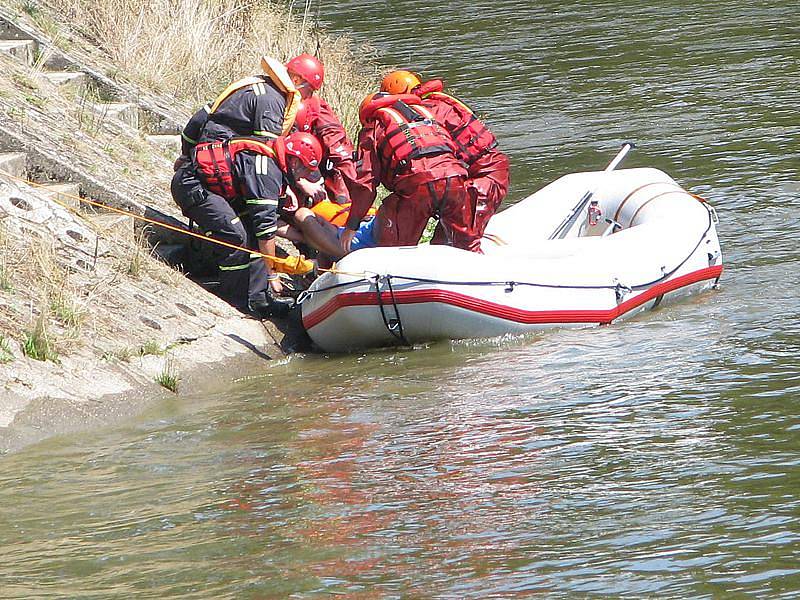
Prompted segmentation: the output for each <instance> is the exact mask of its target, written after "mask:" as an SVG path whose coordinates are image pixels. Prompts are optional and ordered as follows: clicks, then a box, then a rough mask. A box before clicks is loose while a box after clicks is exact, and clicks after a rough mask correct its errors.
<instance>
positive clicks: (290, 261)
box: [3, 173, 325, 270]
mask: <svg viewBox="0 0 800 600" xmlns="http://www.w3.org/2000/svg"><path fill="white" fill-rule="evenodd" d="M3 177H7V178H8V179H12V180H15V181H18V182H21V183H24V184H26V185H29V186H31V187H34V188H43V187H47V185H48V184H45V183H37V182H35V181H30V180H28V179H24V178H22V177H16V176H14V175H10V174H7V173H3ZM58 195H59V196H63V197H65V198H72V199H74V200H78V202H82V203H85V204H89V205H90V206H94V207H97V208H102V209H104V210H108V211H110V212H114V213H118V214H121V215H125V216H127V217H131V218H133V219H136V220H139V221H143V222H145V223H148V224H150V225H156V226H158V227H162V228H164V229H167V230H169V231H175V232H177V233H182V234H184V235H188V236H189V237H194V238H197V239H200V240H203V241H205V242H208V243H211V244H217V245H218V246H224V247H226V248H230V249H232V250H239V251H241V252H247V253H248V254H250V255H251V256H253V257H258V258H266V259H267V260H269V261H271V262H273V263H275V264H279V265H286V266H287V267H288V268H297V267H298V266H299V265H300V263H301V261H302V260H303V257H301V256H289V257H287V258H281V257H279V256H272V255H270V254H264V253H263V252H259V251H258V250H254V249H253V248H247V247H244V246H237V245H236V244H231V243H230V242H225V241H223V240H218V239H215V238H212V237H208V236H206V235H203V234H200V233H196V232H194V231H191V230H188V229H183V228H181V227H177V226H175V225H170V224H169V223H164V222H163V221H157V220H155V219H151V218H149V217H145V216H144V215H137V214H136V213H133V212H130V211H128V210H125V209H122V208H116V207H114V206H109V205H108V204H103V203H102V202H97V201H95V200H91V199H89V198H81V197H80V196H76V195H74V194H66V193H62V192H59V194H58ZM52 200H53V202H55V203H56V204H58V205H60V206H61V207H62V208H65V209H67V210H68V211H70V212H71V213H74V214H77V215H79V216H82V215H80V213H79V212H78V211H77V210H76V209H75V208H74V207H72V206H70V205H69V204H67V203H66V202H62V201H60V200H59V199H58V198H52ZM321 270H325V269H321Z"/></svg>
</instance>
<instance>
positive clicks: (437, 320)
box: [301, 168, 722, 352]
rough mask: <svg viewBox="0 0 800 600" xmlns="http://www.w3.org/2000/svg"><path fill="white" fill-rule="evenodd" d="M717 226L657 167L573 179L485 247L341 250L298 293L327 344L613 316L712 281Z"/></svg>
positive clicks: (347, 346)
mask: <svg viewBox="0 0 800 600" xmlns="http://www.w3.org/2000/svg"><path fill="white" fill-rule="evenodd" d="M589 192H590V193H589ZM716 224H717V218H716V213H715V212H714V210H713V208H711V207H710V206H709V205H708V204H707V203H705V202H704V201H703V200H702V199H700V198H698V197H696V196H693V195H691V194H689V193H688V192H686V191H685V190H683V189H682V188H681V187H680V186H679V185H678V184H677V183H675V181H674V180H672V179H671V178H670V177H669V176H668V175H667V174H665V173H663V172H662V171H659V170H657V169H651V168H640V169H627V170H618V171H613V170H606V171H599V172H591V173H575V174H571V175H566V176H564V177H562V178H561V179H559V180H557V181H555V182H553V183H551V184H550V185H548V186H546V187H545V188H543V189H541V190H540V191H538V192H536V193H535V194H533V195H531V196H529V197H528V198H526V199H525V200H522V201H520V202H519V203H517V204H515V205H514V206H512V207H510V208H508V209H507V210H504V211H502V212H500V213H498V214H497V215H495V216H494V217H493V218H492V219H491V221H490V223H489V226H488V227H487V230H486V236H485V238H484V240H483V242H482V247H483V251H484V253H485V254H483V255H480V254H475V253H471V252H466V251H463V250H457V249H455V248H451V247H448V246H431V245H421V246H415V247H403V248H370V249H365V250H359V251H357V252H354V253H352V254H350V255H349V256H346V257H345V258H344V259H343V260H341V261H340V262H339V263H338V264H337V265H336V272H333V273H325V274H324V275H322V276H321V277H319V278H318V279H317V280H316V281H315V282H314V284H313V285H312V286H311V287H310V288H309V290H308V291H307V292H304V294H303V295H302V297H301V302H302V316H303V324H304V326H305V328H306V329H307V331H308V333H309V335H310V336H311V338H312V340H313V341H314V343H315V344H316V345H317V346H319V347H320V348H321V349H322V350H324V351H328V352H346V351H352V350H357V349H361V348H368V347H375V346H387V345H393V344H414V343H418V342H426V341H432V340H437V339H464V338H479V337H493V336H498V335H503V334H507V333H512V334H517V333H524V332H528V331H532V330H538V329H543V328H550V327H564V326H571V327H575V326H584V327H585V326H592V325H599V324H607V323H611V322H612V321H616V320H618V319H622V318H626V317H630V316H632V315H634V314H636V313H637V312H639V311H642V310H646V309H652V308H655V307H656V306H659V305H660V304H662V303H665V302H668V301H672V300H675V299H678V298H680V297H684V296H687V295H689V294H693V293H697V292H700V291H702V290H705V289H707V288H710V287H712V286H714V285H716V283H717V282H718V281H719V278H720V275H721V274H722V253H721V250H720V245H719V239H718V237H717V231H716Z"/></svg>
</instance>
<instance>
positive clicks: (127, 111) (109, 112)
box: [92, 102, 139, 129]
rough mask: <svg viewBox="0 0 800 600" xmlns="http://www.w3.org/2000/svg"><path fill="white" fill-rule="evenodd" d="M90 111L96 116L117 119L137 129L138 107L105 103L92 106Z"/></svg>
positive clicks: (125, 103) (120, 103)
mask: <svg viewBox="0 0 800 600" xmlns="http://www.w3.org/2000/svg"><path fill="white" fill-rule="evenodd" d="M92 110H94V111H95V112H96V113H97V114H100V115H105V116H106V117H110V118H112V119H118V120H120V121H122V122H123V123H125V124H126V125H128V126H130V127H133V128H134V129H139V107H138V106H136V105H135V104H130V103H129V102H105V103H101V104H93V105H92Z"/></svg>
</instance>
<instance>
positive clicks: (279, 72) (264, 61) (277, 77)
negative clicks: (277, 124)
mask: <svg viewBox="0 0 800 600" xmlns="http://www.w3.org/2000/svg"><path fill="white" fill-rule="evenodd" d="M261 69H262V70H263V71H264V75H253V76H251V77H245V78H244V79H240V80H239V81H234V82H233V83H232V84H230V85H229V86H228V87H226V88H225V89H224V90H223V91H222V93H221V94H220V95H219V96H217V99H216V100H214V102H213V103H212V104H211V110H210V111H209V114H213V113H214V111H216V110H217V109H218V108H219V106H220V104H222V103H223V102H224V101H225V100H226V99H227V98H228V97H229V96H230V95H231V94H233V93H234V92H238V91H239V90H241V89H244V88H246V87H250V86H252V87H253V88H254V89H255V91H256V92H257V93H258V92H261V90H259V88H258V86H259V85H264V83H265V82H266V81H271V82H272V83H274V84H275V86H276V87H277V88H278V89H279V90H280V91H281V92H282V93H283V94H284V96H285V97H286V109H285V110H284V113H283V124H282V126H281V135H287V134H288V133H289V131H291V129H292V126H293V125H294V118H295V115H296V114H297V109H298V107H299V106H300V102H302V100H303V98H302V97H301V96H300V92H299V91H298V90H297V88H295V86H294V83H292V79H291V77H289V73H288V71H287V70H286V67H284V66H283V65H282V64H281V63H280V62H278V61H277V60H275V59H274V58H271V57H269V56H264V57H262V58H261ZM276 137H277V136H276Z"/></svg>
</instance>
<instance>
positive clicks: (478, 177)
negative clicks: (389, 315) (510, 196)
mask: <svg viewBox="0 0 800 600" xmlns="http://www.w3.org/2000/svg"><path fill="white" fill-rule="evenodd" d="M443 90H444V84H443V82H442V80H440V79H433V80H431V81H427V82H425V83H422V81H421V80H420V78H419V76H418V75H416V74H415V73H412V72H411V71H402V70H401V71H392V72H391V73H389V74H388V75H386V76H385V77H384V78H383V81H382V82H381V91H382V92H387V93H389V94H413V95H415V96H417V97H418V98H420V100H421V101H422V104H423V105H424V106H425V107H426V108H428V109H429V110H430V111H431V113H433V116H434V118H435V119H436V121H437V122H438V123H440V124H441V125H442V126H443V127H444V128H445V129H447V131H448V132H449V133H450V135H451V136H452V138H453V141H454V142H455V146H456V153H455V154H456V157H457V158H458V159H459V160H460V161H462V162H463V163H464V164H466V165H467V172H468V179H467V182H466V189H467V193H468V194H469V199H470V203H471V205H472V214H473V221H472V223H471V224H470V229H471V235H472V236H473V238H474V240H475V242H474V244H473V246H472V247H471V248H470V249H471V250H476V251H479V248H480V239H481V237H483V232H484V230H485V229H486V225H487V224H488V223H489V219H490V218H491V217H492V215H494V214H495V212H496V211H497V209H498V208H499V206H500V203H501V202H502V201H503V199H504V198H505V196H506V193H507V192H508V185H509V161H508V156H506V155H505V154H504V153H503V152H501V151H500V150H499V149H498V148H497V139H496V138H495V137H494V135H493V134H492V132H491V131H490V130H489V128H488V127H486V125H485V124H484V123H483V121H481V120H480V119H479V118H478V117H477V116H475V113H474V112H473V111H472V109H470V108H469V107H468V106H467V105H466V104H464V103H463V102H461V101H460V100H458V99H456V98H454V97H453V96H450V95H448V94H445V93H444V91H443ZM443 236H444V231H442V230H441V229H437V231H436V232H435V234H434V238H433V240H434V241H433V243H436V241H439V240H441V239H442V237H443Z"/></svg>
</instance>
